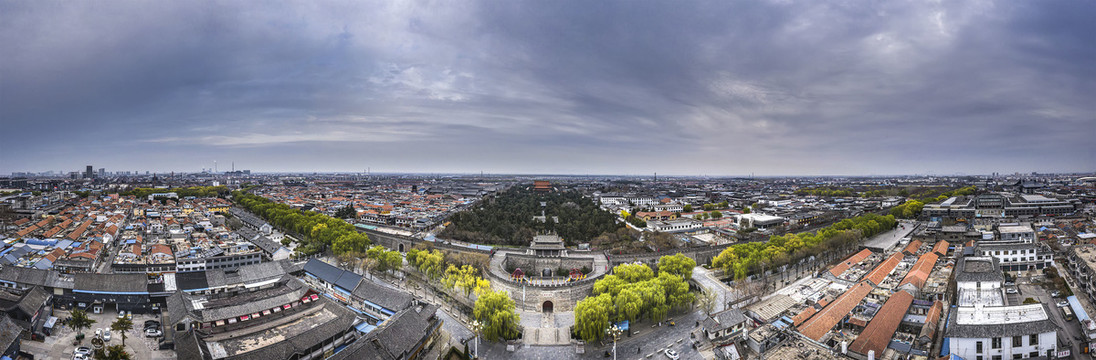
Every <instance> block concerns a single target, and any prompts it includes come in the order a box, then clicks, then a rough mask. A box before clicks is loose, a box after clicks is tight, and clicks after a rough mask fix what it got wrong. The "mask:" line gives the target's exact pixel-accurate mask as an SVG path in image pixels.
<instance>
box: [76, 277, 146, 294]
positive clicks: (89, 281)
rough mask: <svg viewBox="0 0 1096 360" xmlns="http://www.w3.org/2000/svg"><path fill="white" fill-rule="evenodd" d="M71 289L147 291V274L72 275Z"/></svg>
mask: <svg viewBox="0 0 1096 360" xmlns="http://www.w3.org/2000/svg"><path fill="white" fill-rule="evenodd" d="M73 277H74V278H75V279H74V280H73V282H74V284H75V286H74V287H73V290H80V291H88V292H137V293H147V292H148V275H145V274H96V273H76V274H75V275H73Z"/></svg>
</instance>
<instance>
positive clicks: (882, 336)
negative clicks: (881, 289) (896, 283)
mask: <svg viewBox="0 0 1096 360" xmlns="http://www.w3.org/2000/svg"><path fill="white" fill-rule="evenodd" d="M912 303H913V295H911V294H910V293H909V292H907V291H905V290H901V291H898V292H896V293H894V295H891V297H890V299H887V302H886V303H884V304H883V307H882V308H880V309H879V312H878V313H876V315H875V317H874V318H872V319H871V322H870V323H868V326H867V327H865V328H864V331H863V332H861V333H860V336H859V337H857V338H856V341H853V342H852V345H849V350H851V351H855V352H857V353H859V354H867V353H868V351H871V350H874V351H875V353H876V354H883V350H886V349H887V345H889V344H890V341H891V338H892V337H894V332H895V331H897V330H898V325H900V324H901V323H902V318H903V317H905V316H906V311H907V310H909V308H910V304H912Z"/></svg>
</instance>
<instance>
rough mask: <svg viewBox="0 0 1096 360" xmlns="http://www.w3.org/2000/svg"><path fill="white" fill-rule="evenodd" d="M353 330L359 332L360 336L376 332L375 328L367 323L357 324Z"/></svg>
mask: <svg viewBox="0 0 1096 360" xmlns="http://www.w3.org/2000/svg"><path fill="white" fill-rule="evenodd" d="M354 328H355V329H357V330H358V332H360V333H362V334H368V333H370V332H373V330H376V329H377V326H376V325H370V324H369V323H367V322H364V321H362V323H361V324H358V325H357V326H355V327H354Z"/></svg>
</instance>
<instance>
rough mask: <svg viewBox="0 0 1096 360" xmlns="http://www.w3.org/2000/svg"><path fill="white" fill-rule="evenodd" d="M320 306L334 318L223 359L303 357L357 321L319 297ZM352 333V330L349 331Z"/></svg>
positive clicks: (338, 307) (351, 314)
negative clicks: (279, 339)
mask: <svg viewBox="0 0 1096 360" xmlns="http://www.w3.org/2000/svg"><path fill="white" fill-rule="evenodd" d="M319 301H322V302H323V303H322V305H321V306H323V307H324V308H325V310H326V311H331V312H333V313H335V314H336V316H335V318H334V319H333V320H331V321H328V322H326V323H323V324H317V326H314V327H312V328H311V329H309V330H307V331H304V332H301V333H297V334H296V335H294V336H293V337H290V338H288V339H285V340H283V341H279V342H277V343H274V344H271V345H267V346H263V347H261V348H259V349H256V350H253V351H249V352H246V353H241V354H235V355H233V356H229V357H226V358H225V359H289V358H292V357H293V356H294V355H298V356H300V355H304V354H305V353H306V352H307V351H308V350H309V349H310V348H312V347H314V346H316V345H317V344H320V343H321V342H323V341H326V340H327V339H329V338H331V337H333V336H335V335H338V334H339V333H340V332H344V331H347V330H351V326H353V325H354V323H355V322H356V321H357V318H356V317H355V316H354V313H353V312H351V311H350V310H349V309H347V308H346V307H343V306H342V305H339V304H337V303H335V302H334V301H331V300H329V299H327V298H324V297H321V298H320V300H319ZM351 331H353V330H351Z"/></svg>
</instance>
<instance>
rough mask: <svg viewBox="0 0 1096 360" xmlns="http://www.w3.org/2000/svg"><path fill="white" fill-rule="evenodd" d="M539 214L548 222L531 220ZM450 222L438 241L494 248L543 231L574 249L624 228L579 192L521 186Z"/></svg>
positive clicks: (522, 241)
mask: <svg viewBox="0 0 1096 360" xmlns="http://www.w3.org/2000/svg"><path fill="white" fill-rule="evenodd" d="M541 203H544V204H545V205H544V206H543V207H542V206H541ZM542 211H543V213H544V214H545V215H547V217H548V219H546V221H539V220H536V219H534V217H536V216H540V215H541V212H542ZM552 217H558V218H559V221H558V222H556V221H553V219H552ZM449 220H450V221H451V224H450V225H449V226H447V227H446V228H445V230H444V231H442V232H441V234H440V236H441V237H447V238H451V239H456V240H461V241H467V242H472V243H479V244H497V245H528V244H529V241H530V240H532V238H533V236H535V235H536V234H537V233H538V232H544V231H554V232H556V233H557V234H559V236H560V237H562V238H563V239H564V241H566V242H567V243H568V244H572V245H573V244H576V243H582V242H587V241H590V239H593V238H595V237H597V236H598V235H601V234H603V233H605V232H611V231H615V230H616V229H617V228H619V227H622V226H623V225H622V224H618V223H617V222H616V215H615V214H613V213H610V212H608V211H605V210H602V209H601V208H599V207H598V206H597V204H596V203H594V202H593V201H591V200H590V199H588V198H586V197H584V196H582V194H581V193H579V192H576V191H562V192H552V193H536V192H533V191H532V190H530V189H527V188H525V187H522V186H514V187H511V188H510V189H509V190H507V191H505V192H503V193H500V194H498V195H496V196H493V197H487V198H484V199H483V200H482V201H481V202H480V204H479V206H477V207H476V208H474V209H472V210H469V211H461V212H458V213H456V214H453V216H451V217H450V218H449Z"/></svg>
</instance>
